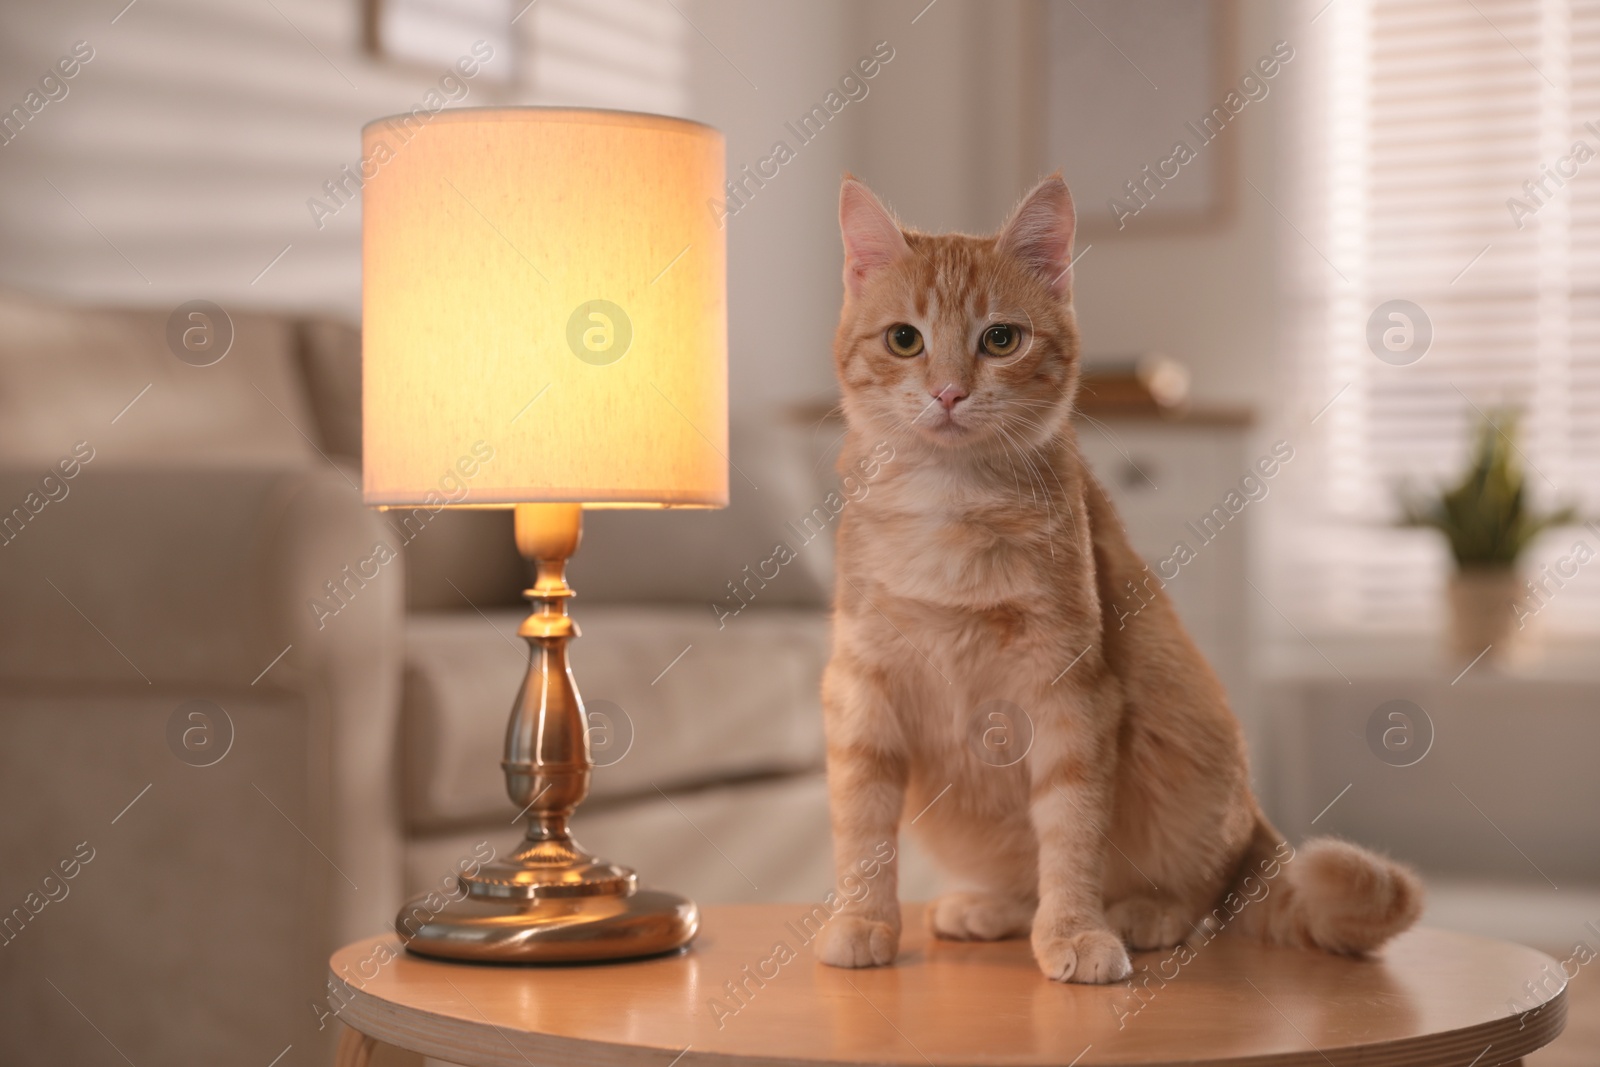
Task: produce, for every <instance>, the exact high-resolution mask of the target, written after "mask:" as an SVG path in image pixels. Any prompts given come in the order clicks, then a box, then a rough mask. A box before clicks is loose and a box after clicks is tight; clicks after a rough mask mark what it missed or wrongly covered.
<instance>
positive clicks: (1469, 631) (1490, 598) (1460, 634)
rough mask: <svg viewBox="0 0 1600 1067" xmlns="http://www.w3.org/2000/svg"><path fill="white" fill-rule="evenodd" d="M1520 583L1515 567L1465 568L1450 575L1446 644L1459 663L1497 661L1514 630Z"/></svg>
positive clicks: (1506, 650) (1509, 643)
mask: <svg viewBox="0 0 1600 1067" xmlns="http://www.w3.org/2000/svg"><path fill="white" fill-rule="evenodd" d="M1521 595H1522V582H1521V579H1520V577H1519V576H1518V574H1517V569H1516V568H1515V567H1468V568H1465V569H1461V570H1457V571H1456V572H1455V573H1454V574H1452V575H1451V576H1450V646H1451V651H1452V652H1454V653H1455V655H1456V656H1458V657H1460V658H1461V660H1462V662H1466V661H1469V660H1472V659H1473V658H1475V657H1477V656H1478V655H1479V654H1480V653H1484V650H1485V649H1488V652H1487V653H1484V655H1483V658H1484V659H1485V660H1497V659H1500V658H1501V657H1503V656H1504V655H1505V654H1506V652H1508V651H1509V650H1510V645H1511V642H1512V640H1513V638H1514V636H1515V635H1516V632H1517V626H1516V622H1517V613H1516V609H1515V605H1516V602H1517V599H1518V597H1520V596H1521Z"/></svg>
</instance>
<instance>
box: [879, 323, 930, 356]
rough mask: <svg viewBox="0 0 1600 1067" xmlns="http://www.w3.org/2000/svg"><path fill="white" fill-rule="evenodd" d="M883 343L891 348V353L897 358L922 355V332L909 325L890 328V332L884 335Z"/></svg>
mask: <svg viewBox="0 0 1600 1067" xmlns="http://www.w3.org/2000/svg"><path fill="white" fill-rule="evenodd" d="M883 341H884V344H886V345H888V346H889V351H891V352H893V353H894V354H895V355H897V356H906V357H910V356H918V355H921V354H922V331H920V330H918V329H917V328H916V327H915V326H911V325H908V324H907V323H904V322H902V323H899V324H898V325H895V326H891V327H889V332H888V333H886V334H884V335H883Z"/></svg>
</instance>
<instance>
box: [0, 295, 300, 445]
mask: <svg viewBox="0 0 1600 1067" xmlns="http://www.w3.org/2000/svg"><path fill="white" fill-rule="evenodd" d="M173 311H174V309H171V308H160V309H151V310H127V311H117V310H102V309H95V308H80V307H72V306H69V305H64V304H55V303H52V302H50V301H47V300H44V299H41V298H38V297H32V296H23V295H20V294H17V293H12V292H0V456H4V457H5V462H6V463H7V465H16V466H23V467H27V468H30V469H31V468H34V467H39V468H41V473H43V468H46V467H49V466H53V465H54V464H55V463H56V462H57V461H58V460H59V459H60V458H61V457H62V456H63V455H65V454H66V453H68V452H70V451H71V449H72V446H73V444H74V443H76V442H78V441H88V442H89V443H90V445H91V446H93V448H94V450H95V461H94V462H95V465H96V468H97V469H104V468H106V467H111V466H123V465H130V466H143V467H149V466H154V465H160V466H169V467H196V466H230V465H240V464H246V465H270V466H285V465H287V466H302V465H305V464H307V463H321V462H322V460H321V459H320V458H319V457H318V455H317V451H316V445H315V444H314V442H315V440H316V426H315V424H314V422H313V420H312V418H311V413H310V410H309V408H308V406H307V403H306V397H305V394H304V390H303V388H302V386H301V380H300V373H299V368H298V366H297V365H296V362H295V354H294V343H293V335H292V329H291V327H290V325H289V323H288V322H287V321H286V320H284V319H281V318H278V317H275V316H271V315H263V314H254V313H247V312H243V311H230V312H229V316H228V317H229V319H231V321H232V331H233V341H232V345H231V347H230V348H229V349H228V350H227V354H226V355H224V356H223V357H222V358H221V359H220V360H218V361H217V362H215V363H212V364H211V365H210V366H194V365H192V364H190V363H187V362H185V361H183V360H181V359H179V358H178V357H177V356H176V355H175V354H174V352H173V348H172V347H171V346H170V345H169V342H168V326H169V323H168V320H169V318H170V317H171V316H172V314H173ZM181 321H188V320H181ZM194 328H197V329H198V328H201V327H199V326H195V327H194ZM212 328H214V329H216V330H218V331H220V330H222V329H224V327H223V326H222V325H221V324H218V323H213V324H212ZM218 335H220V334H218ZM218 335H214V336H218ZM147 387H148V388H147Z"/></svg>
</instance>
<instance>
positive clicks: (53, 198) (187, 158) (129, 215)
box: [0, 0, 1316, 415]
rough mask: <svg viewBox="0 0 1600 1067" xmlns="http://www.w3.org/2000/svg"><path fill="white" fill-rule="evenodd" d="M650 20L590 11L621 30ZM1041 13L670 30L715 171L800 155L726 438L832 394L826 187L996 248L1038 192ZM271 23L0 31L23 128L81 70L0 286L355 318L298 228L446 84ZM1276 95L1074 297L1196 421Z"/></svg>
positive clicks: (1097, 349) (1283, 97)
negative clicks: (363, 152)
mask: <svg viewBox="0 0 1600 1067" xmlns="http://www.w3.org/2000/svg"><path fill="white" fill-rule="evenodd" d="M561 2H567V0H542V3H541V7H543V6H544V5H545V4H557V3H561ZM584 2H585V3H588V4H591V5H593V4H595V3H598V2H599V0H584ZM651 2H652V0H604V2H603V3H601V4H600V6H601V7H609V8H615V9H618V10H621V11H623V12H624V14H625V13H626V9H627V7H628V5H629V4H630V3H636V4H650V3H651ZM1042 2H1043V0H983V2H981V3H980V2H979V0H939V2H938V3H936V4H935V5H934V6H933V7H931V8H928V9H927V10H926V12H925V13H923V14H922V15H921V17H920V18H918V19H917V21H916V22H915V23H913V22H912V19H913V18H914V17H916V16H917V15H918V13H919V12H921V11H922V10H923V8H924V6H925V0H881V2H875V3H872V4H852V3H848V2H846V0H822V2H807V3H804V4H801V3H784V2H778V0H764V2H738V0H693V2H683V3H680V5H679V6H680V7H681V8H682V10H683V12H684V13H685V14H686V15H687V16H688V18H689V19H691V20H692V25H682V26H679V27H678V32H680V33H681V34H682V40H683V41H684V42H685V46H686V48H687V51H688V66H687V71H688V73H687V79H688V84H687V86H686V87H685V93H686V95H685V96H684V97H683V99H684V100H686V106H685V110H686V111H687V113H688V114H689V115H690V116H691V117H695V118H699V119H702V120H704V121H707V122H711V123H713V124H715V125H717V126H719V127H721V128H722V129H723V130H725V131H726V133H727V134H728V158H729V162H730V168H731V169H733V170H735V171H736V170H737V169H738V167H740V166H742V165H743V164H745V163H749V164H751V165H752V166H754V165H755V164H756V163H757V162H758V161H759V160H761V159H763V158H765V157H767V156H768V155H770V153H771V149H772V145H773V142H774V141H776V140H779V139H783V140H786V141H789V142H791V145H792V146H793V147H795V148H796V154H795V158H794V159H793V160H792V161H791V162H789V163H786V164H784V165H782V167H781V168H780V169H779V172H778V175H777V177H775V178H773V179H772V180H771V181H769V182H768V183H767V185H766V186H765V187H764V188H761V189H759V190H757V191H756V192H755V194H754V195H753V196H751V197H750V198H749V202H748V204H747V205H746V206H745V207H744V208H743V209H742V210H740V211H739V212H738V214H737V215H734V216H732V217H730V218H729V219H728V240H729V252H730V258H729V262H730V290H731V292H730V298H731V299H730V307H731V309H732V310H731V318H732V321H731V323H730V329H731V332H730V337H731V344H732V355H733V360H732V366H733V371H732V374H733V396H734V406H735V413H736V415H737V414H740V413H754V412H760V411H763V410H766V409H769V408H771V407H773V406H775V405H780V404H785V403H788V402H790V401H792V400H794V399H797V398H807V399H809V398H817V397H822V396H826V395H829V394H830V393H831V390H832V371H831V366H830V361H829V355H828V351H829V345H830V341H831V337H832V332H833V327H834V324H835V322H836V319H837V313H838V311H837V305H838V296H839V282H838V272H839V268H840V253H839V249H838V238H837V233H836V231H835V223H834V218H835V214H834V205H835V190H836V187H837V180H838V176H839V174H840V172H841V171H843V170H846V169H851V170H855V171H856V172H858V173H859V174H861V176H863V177H864V178H866V179H867V180H868V181H869V182H871V183H872V184H873V185H874V186H875V187H876V188H877V189H879V191H880V192H881V193H882V194H883V195H884V196H885V198H886V199H887V200H889V202H890V203H891V204H893V205H894V206H895V207H896V209H897V210H898V211H900V212H901V214H902V215H903V216H904V218H905V219H906V220H908V221H909V222H911V223H912V224H915V225H918V226H922V227H928V228H941V227H956V228H965V229H972V230H984V229H989V228H992V227H993V226H994V225H996V224H997V223H998V221H999V220H1000V219H1001V218H1002V217H1003V215H1004V213H1005V211H1006V209H1007V208H1008V207H1009V206H1010V204H1011V203H1012V202H1013V201H1014V200H1015V198H1016V196H1017V195H1019V194H1020V193H1021V192H1022V191H1023V190H1024V189H1025V187H1026V185H1027V183H1028V182H1029V181H1031V180H1032V179H1033V178H1034V177H1036V175H1037V171H1038V170H1039V169H1040V162H1041V161H1040V159H1039V158H1038V157H1039V153H1038V151H1037V147H1036V145H1034V144H1032V143H1030V140H1029V138H1030V136H1031V135H1030V133H1029V130H1030V129H1031V126H1032V121H1033V119H1032V116H1035V115H1036V114H1037V109H1038V107H1039V103H1040V102H1039V99H1038V97H1039V92H1038V90H1037V89H1035V88H1032V87H1031V85H1030V82H1029V78H1030V71H1031V70H1034V69H1035V68H1036V67H1037V57H1033V59H1030V58H1029V56H1028V49H1027V48H1026V47H1025V45H1026V44H1027V39H1028V36H1029V35H1028V32H1027V27H1028V26H1029V25H1030V23H1029V19H1030V18H1031V19H1034V20H1035V22H1036V21H1037V19H1038V18H1039V13H1038V10H1037V9H1034V10H1033V11H1032V12H1031V13H1030V11H1029V8H1028V6H1027V5H1029V4H1038V3H1042ZM276 6H277V10H274V7H273V6H272V5H267V4H256V3H245V2H242V0H230V2H227V3H217V2H212V0H140V2H139V3H137V4H135V5H134V6H133V7H132V8H131V9H129V10H127V11H126V12H125V13H124V14H123V15H122V16H121V17H120V18H119V19H118V20H117V22H116V23H115V24H112V22H111V17H112V16H113V15H115V14H116V7H117V5H112V7H111V8H110V9H109V10H108V9H107V8H106V6H105V5H102V4H99V3H94V4H91V3H88V2H80V0H63V2H57V3H51V4H30V5H22V4H11V5H7V6H5V8H4V9H0V57H3V63H0V71H3V73H0V103H5V104H6V105H7V106H10V104H12V103H16V102H20V101H21V99H22V96H23V94H24V93H25V92H26V91H27V90H28V87H29V85H30V84H31V83H33V82H35V81H36V80H37V78H38V76H39V75H41V74H43V73H44V72H45V71H46V70H47V69H48V67H49V66H50V65H51V64H52V63H53V62H54V61H55V59H56V58H57V57H58V56H59V55H61V54H64V53H66V52H67V51H68V50H69V49H70V47H71V46H72V44H73V42H75V41H78V40H85V41H88V42H89V44H90V45H91V46H92V47H93V48H94V50H95V58H94V59H93V60H92V61H90V62H89V63H88V64H87V65H86V66H85V67H84V68H83V70H82V71H81V73H80V74H79V75H78V76H77V77H76V78H75V79H73V80H72V82H71V83H70V84H69V88H70V92H69V94H68V96H67V97H66V98H65V99H63V100H60V101H56V102H53V103H51V104H49V105H48V106H47V107H46V108H45V110H44V111H43V112H42V113H40V114H39V115H38V116H37V118H36V119H35V121H34V122H33V123H31V124H30V125H29V127H28V129H27V130H26V132H25V133H24V134H23V135H22V136H21V137H20V138H18V139H17V140H16V141H15V142H13V143H11V144H9V145H4V146H0V189H3V191H4V193H5V195H4V196H0V235H3V238H4V239H3V241H0V285H6V286H11V287H15V288H21V289H24V290H28V291H35V292H41V293H49V294H59V295H64V296H68V297H71V298H74V299H80V300H87V301H94V302H116V303H134V304H144V305H151V306H158V307H160V306H168V305H174V306H175V305H176V304H178V303H180V302H182V301H185V300H190V299H195V298H197V297H205V298H209V299H214V300H217V301H219V302H220V303H222V304H223V305H224V306H238V307H265V308H289V309H295V310H324V311H331V312H333V313H336V314H340V315H342V316H345V317H353V316H355V315H356V314H357V312H358V308H359V259H360V256H359V236H360V224H359V205H353V206H352V207H351V208H350V209H348V210H343V211H341V212H340V213H339V214H337V215H336V216H334V217H332V218H330V219H328V220H326V224H325V226H324V227H323V228H321V229H319V228H317V227H316V226H315V225H314V223H313V221H312V218H311V214H310V212H309V210H308V208H307V205H306V201H307V199H308V198H309V197H312V196H315V195H317V194H318V193H319V192H320V188H321V185H322V183H323V182H324V181H326V180H327V179H328V178H330V177H333V176H334V175H335V174H336V172H337V171H338V169H339V167H340V166H341V165H343V164H344V163H346V162H350V161H352V160H353V159H354V157H355V149H356V143H357V142H356V133H357V130H358V128H359V126H360V124H361V123H362V122H364V121H366V120H367V119H369V118H372V117H374V116H378V115H382V114H387V113H390V112H393V111H396V110H400V109H403V108H407V107H409V106H411V105H412V104H413V103H415V102H416V101H417V100H419V99H420V98H421V94H422V93H423V92H425V91H426V90H427V89H428V88H429V87H430V86H431V85H432V84H433V82H434V81H435V80H436V79H437V77H438V74H439V73H441V72H439V71H433V70H429V69H426V68H422V67H404V66H396V65H393V64H383V63H375V62H373V61H372V60H370V59H369V58H367V57H365V56H364V55H362V54H361V52H360V49H359V48H358V47H357V37H358V25H357V17H356V10H357V7H358V5H357V4H356V3H354V0H350V2H348V3H338V4H330V3H318V2H315V0H278V3H277V5H276ZM656 6H660V5H656ZM1290 7H1291V6H1290V5H1281V6H1280V5H1274V4H1272V3H1270V2H1269V0H1241V3H1240V17H1239V19H1238V20H1237V35H1236V36H1237V40H1236V41H1235V42H1234V44H1233V47H1232V52H1233V56H1232V59H1231V60H1230V62H1229V64H1228V65H1229V67H1230V69H1231V68H1237V70H1238V71H1239V72H1241V73H1242V72H1243V70H1244V69H1245V67H1246V65H1247V64H1248V63H1249V62H1250V61H1251V60H1252V59H1254V58H1255V56H1257V55H1259V54H1261V53H1263V52H1264V51H1266V50H1267V49H1268V48H1269V47H1270V45H1271V43H1272V42H1273V41H1274V40H1277V39H1278V38H1280V37H1286V38H1288V39H1290V40H1291V41H1293V40H1294V39H1295V36H1296V34H1300V33H1312V32H1315V30H1316V27H1315V26H1306V27H1297V28H1294V29H1286V28H1284V27H1281V26H1279V25H1278V24H1277V23H1278V22H1279V21H1280V20H1281V19H1283V18H1286V17H1287V14H1285V13H1280V12H1287V11H1288V10H1289V9H1290ZM535 10H536V11H537V10H539V9H535ZM280 11H281V14H280V13H279V12H280ZM681 17H682V16H677V15H674V18H681ZM524 25H525V26H526V27H532V26H534V22H533V20H532V16H530V17H529V19H528V20H525V22H524ZM302 35H303V36H302ZM879 41H887V42H888V43H889V47H891V48H892V49H893V50H894V57H895V58H894V59H893V60H891V61H890V62H889V63H888V64H886V65H884V66H883V67H882V69H881V71H880V72H879V74H878V76H877V77H876V78H874V79H873V80H872V81H871V82H869V83H868V86H867V88H868V94H867V96H866V97H865V98H863V99H860V100H857V101H853V102H851V103H850V104H849V105H848V106H847V107H846V108H845V109H844V110H843V111H842V112H841V113H840V114H839V115H838V116H837V117H836V118H835V119H833V120H832V122H830V124H829V125H828V127H827V128H826V129H825V130H824V131H823V132H822V133H821V134H820V135H818V136H817V137H816V138H815V139H814V140H813V141H811V142H810V143H809V144H806V145H804V146H800V145H798V143H797V142H796V141H795V139H794V138H793V135H792V134H791V133H790V132H789V131H788V130H787V129H786V128H785V125H784V124H785V122H792V121H795V120H796V119H798V117H799V116H800V115H802V114H804V113H806V112H807V111H809V110H810V108H811V107H812V106H813V105H814V104H817V103H819V102H820V101H821V100H822V99H823V97H824V96H825V95H826V94H827V93H828V92H829V90H831V89H833V88H834V87H835V86H836V84H837V82H838V80H839V78H840V77H841V76H842V75H844V74H845V73H847V72H848V71H849V70H850V68H851V67H852V66H853V65H854V64H855V63H856V61H857V60H859V59H861V58H863V57H865V56H867V55H869V54H870V53H871V52H872V50H873V47H874V45H875V44H876V43H877V42H879ZM466 44H467V42H463V49H464V48H465V46H466ZM1296 73H1297V72H1296V71H1295V70H1294V69H1293V68H1292V67H1291V68H1290V69H1289V70H1288V71H1287V72H1286V74H1285V76H1284V77H1282V78H1280V79H1279V84H1278V85H1277V86H1276V87H1275V88H1276V91H1275V92H1274V94H1273V95H1272V96H1271V97H1269V99H1268V100H1267V101H1265V102H1263V103H1262V104H1261V105H1259V106H1256V107H1255V108H1254V109H1253V110H1252V111H1251V112H1249V113H1247V114H1246V115H1244V116H1242V117H1241V119H1240V121H1239V122H1238V123H1237V124H1236V125H1235V126H1234V127H1232V128H1230V130H1229V131H1227V134H1226V136H1230V137H1234V138H1236V142H1237V143H1236V144H1235V145H1234V146H1233V147H1234V148H1235V149H1236V150H1237V155H1236V159H1237V160H1238V163H1239V166H1238V168H1237V170H1236V174H1235V177H1234V178H1233V185H1234V189H1233V197H1232V199H1233V202H1234V205H1235V208H1234V211H1233V213H1232V214H1231V216H1230V217H1229V218H1227V219H1226V220H1224V221H1223V222H1221V223H1220V224H1218V225H1217V226H1215V227H1213V228H1211V229H1209V230H1207V231H1203V232H1198V233H1190V234H1176V233H1171V232H1162V230H1161V228H1160V226H1159V225H1158V224H1157V223H1155V222H1154V220H1149V224H1148V225H1146V221H1147V220H1142V219H1136V220H1134V222H1133V223H1132V224H1130V226H1129V230H1128V233H1127V234H1125V235H1116V236H1110V237H1093V238H1090V240H1092V242H1093V244H1094V248H1093V249H1092V250H1091V251H1090V252H1089V253H1088V254H1087V255H1086V256H1085V258H1084V259H1083V260H1082V261H1081V262H1080V264H1079V271H1078V279H1079V282H1078V285H1079V295H1078V305H1079V309H1080V314H1081V316H1082V322H1083V327H1084V335H1085V342H1086V347H1087V350H1088V351H1090V352H1093V353H1111V352H1130V351H1146V350H1158V351H1163V352H1166V353H1168V354H1170V355H1173V356H1176V357H1179V358H1181V359H1184V360H1186V361H1188V362H1189V363H1190V364H1191V366H1192V367H1193V368H1194V370H1195V391H1196V393H1197V395H1198V396H1200V397H1203V398H1208V399H1214V400H1222V401H1235V402H1248V403H1255V404H1264V403H1267V402H1269V401H1270V399H1271V398H1272V396H1273V395H1274V380H1273V374H1274V372H1275V367H1276V365H1277V362H1278V361H1276V360H1275V358H1274V336H1275V330H1276V328H1277V321H1276V313H1275V308H1276V305H1277V302H1276V301H1275V300H1274V299H1273V297H1274V288H1275V282H1276V278H1277V275H1278V266H1277V257H1276V255H1275V249H1276V248H1277V247H1278V246H1279V243H1280V242H1281V241H1283V240H1286V239H1287V240H1296V239H1297V238H1294V237H1293V234H1292V231H1289V230H1288V229H1287V228H1286V226H1285V223H1284V222H1283V221H1282V220H1281V219H1279V218H1278V216H1277V215H1276V214H1275V212H1274V211H1273V209H1272V208H1271V207H1269V206H1268V204H1267V203H1266V202H1264V201H1263V200H1262V199H1261V198H1260V197H1259V196H1258V195H1257V194H1256V193H1255V192H1253V191H1252V190H1251V189H1250V188H1249V186H1247V185H1245V184H1244V178H1245V177H1248V178H1249V179H1250V180H1251V181H1253V182H1254V183H1255V184H1256V185H1257V186H1258V187H1260V188H1261V189H1262V190H1263V191H1264V192H1266V193H1267V195H1268V196H1269V197H1271V198H1272V199H1273V200H1274V201H1275V202H1277V203H1279V204H1280V205H1282V204H1283V200H1282V198H1281V197H1280V196H1279V195H1278V193H1277V191H1276V190H1277V188H1278V185H1279V183H1278V180H1277V174H1278V169H1279V168H1278V165H1277V161H1276V159H1275V155H1274V147H1275V145H1276V144H1277V143H1278V137H1277V135H1276V133H1275V130H1277V129H1278V128H1279V125H1280V124H1282V123H1284V122H1286V121H1287V114H1288V106H1287V105H1288V103H1289V97H1290V91H1291V90H1292V88H1293V86H1292V78H1293V77H1294V75H1295V74H1296ZM752 83H753V84H752ZM1115 88H1116V87H1114V86H1112V87H1109V88H1108V91H1112V90H1114V89H1115ZM550 95H551V94H550V91H549V89H548V87H541V86H538V85H537V83H536V79H532V80H528V81H526V82H525V83H524V86H523V87H522V88H512V89H500V88H497V87H495V86H493V85H491V84H490V83H489V82H488V81H487V80H483V79H480V80H479V81H476V82H474V83H473V84H472V93H471V96H470V97H469V98H468V99H467V101H466V103H469V104H482V103H495V102H507V101H530V100H537V99H546V98H549V97H550ZM568 99H569V100H570V99H571V98H570V97H568ZM596 102H602V103H612V101H596ZM1093 150H1094V151H1098V152H1112V153H1116V152H1118V151H1126V147H1125V146H1117V145H1111V144H1106V145H1095V146H1093ZM1042 162H1043V164H1044V169H1049V167H1050V165H1051V163H1050V161H1042ZM1140 162H1142V161H1140ZM1136 170H1137V165H1136V164H1134V161H1133V160H1131V159H1130V173H1131V172H1132V171H1136ZM52 184H53V185H54V186H55V188H52ZM57 190H59V192H58V191H57ZM69 201H70V202H69ZM286 245H288V246H291V247H290V248H289V250H288V251H287V252H285V253H284V254H283V256H282V258H281V259H279V260H278V261H277V262H276V264H275V265H273V266H272V267H271V269H270V270H267V271H266V273H265V274H264V275H263V274H261V272H262V270H263V269H264V268H266V267H267V265H268V264H269V263H271V262H272V261H273V259H274V257H275V256H277V255H278V254H279V253H280V252H281V251H282V250H283V249H284V247H285V246H286ZM258 275H259V277H258Z"/></svg>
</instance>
